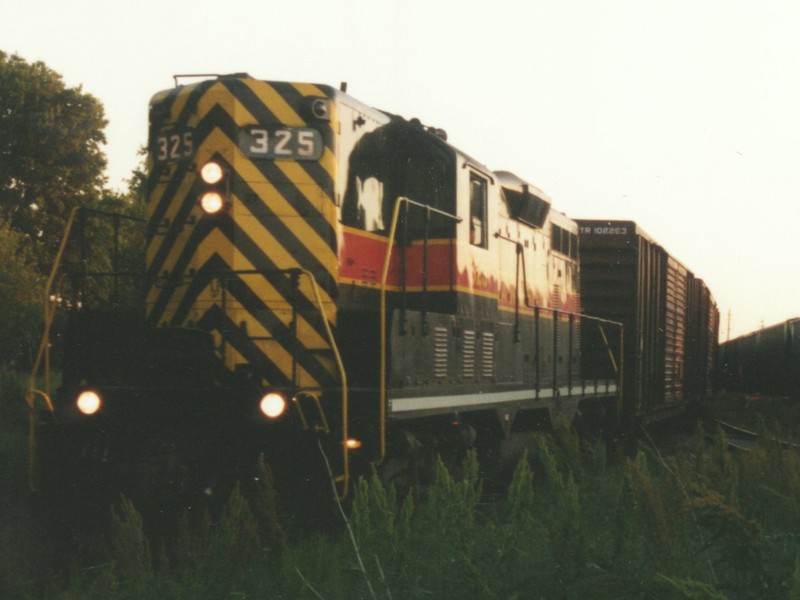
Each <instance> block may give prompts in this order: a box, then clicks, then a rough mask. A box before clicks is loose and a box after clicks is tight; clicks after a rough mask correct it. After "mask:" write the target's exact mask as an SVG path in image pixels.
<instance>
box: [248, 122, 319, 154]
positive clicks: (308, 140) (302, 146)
mask: <svg viewBox="0 0 800 600" xmlns="http://www.w3.org/2000/svg"><path fill="white" fill-rule="evenodd" d="M245 139H247V141H248V143H247V144H245V146H244V148H243V149H244V150H245V151H246V152H247V154H248V155H249V156H251V157H253V158H257V157H263V158H295V159H312V160H313V159H315V158H319V156H320V154H321V153H322V138H321V136H320V134H319V132H318V131H315V130H314V129H300V128H292V129H277V130H275V131H272V132H270V131H268V130H266V129H256V128H253V129H249V130H248V131H247V137H246V138H245Z"/></svg>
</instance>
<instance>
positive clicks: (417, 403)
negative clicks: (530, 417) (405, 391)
mask: <svg viewBox="0 0 800 600" xmlns="http://www.w3.org/2000/svg"><path fill="white" fill-rule="evenodd" d="M616 393H617V384H616V383H610V382H609V383H606V384H605V385H597V386H594V385H590V386H573V387H572V388H567V387H563V388H559V389H558V390H553V389H544V390H539V391H538V392H537V391H536V390H515V391H508V392H488V393H478V394H463V395H458V396H417V397H413V398H391V399H389V412H391V413H393V414H399V413H408V412H423V411H443V410H447V409H452V408H459V407H465V406H471V407H475V406H492V407H494V406H495V405H497V404H511V403H524V402H535V401H537V400H545V399H551V398H556V397H558V398H563V399H582V398H591V397H596V396H612V395H616Z"/></svg>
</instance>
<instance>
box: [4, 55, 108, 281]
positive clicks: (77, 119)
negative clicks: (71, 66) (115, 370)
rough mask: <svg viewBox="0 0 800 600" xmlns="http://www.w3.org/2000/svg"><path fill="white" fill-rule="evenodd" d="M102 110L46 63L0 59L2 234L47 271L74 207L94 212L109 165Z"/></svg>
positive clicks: (11, 58)
mask: <svg viewBox="0 0 800 600" xmlns="http://www.w3.org/2000/svg"><path fill="white" fill-rule="evenodd" d="M106 124H107V121H106V120H105V117H104V111H103V106H102V104H101V103H100V102H99V101H98V100H97V99H96V98H94V97H93V96H91V95H89V94H85V93H84V92H83V91H82V90H81V87H80V86H78V87H76V88H68V87H66V86H65V85H64V82H63V81H62V79H61V76H60V75H59V74H58V73H56V72H54V71H52V70H51V69H49V68H48V67H47V66H46V65H45V64H44V63H42V62H35V63H32V64H30V63H27V62H26V61H25V60H23V59H22V58H20V57H19V56H17V55H11V56H9V55H7V54H6V53H4V52H0V226H2V227H9V228H10V229H11V230H14V231H18V232H20V233H22V234H23V235H24V236H25V237H26V238H27V240H29V242H30V243H31V247H32V249H33V251H34V254H35V257H36V260H37V262H38V264H39V268H40V269H41V270H43V271H45V270H46V269H47V268H48V267H49V265H50V263H51V262H52V258H53V255H54V253H55V250H56V249H57V248H58V244H59V241H60V239H61V234H62V232H63V228H64V224H65V222H66V219H67V217H68V215H69V212H70V210H71V209H72V207H73V206H76V205H83V206H95V205H97V203H98V202H99V201H100V199H101V197H102V194H103V186H104V184H105V177H104V175H103V171H104V169H105V165H106V159H105V155H104V153H103V152H102V149H101V144H103V143H105V134H104V133H103V129H104V127H105V126H106Z"/></svg>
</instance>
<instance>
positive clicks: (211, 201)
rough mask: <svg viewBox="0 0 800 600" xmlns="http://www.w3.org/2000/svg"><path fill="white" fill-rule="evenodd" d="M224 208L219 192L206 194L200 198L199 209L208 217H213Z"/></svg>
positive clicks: (223, 201)
mask: <svg viewBox="0 0 800 600" xmlns="http://www.w3.org/2000/svg"><path fill="white" fill-rule="evenodd" d="M224 206H225V200H223V198H222V195H221V194H219V192H206V193H205V194H203V197H202V198H200V207H201V208H202V209H203V211H204V212H205V213H207V214H209V215H215V214H217V213H218V212H219V211H221V210H222V208H223V207H224Z"/></svg>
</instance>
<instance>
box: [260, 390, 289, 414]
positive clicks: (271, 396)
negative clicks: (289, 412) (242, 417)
mask: <svg viewBox="0 0 800 600" xmlns="http://www.w3.org/2000/svg"><path fill="white" fill-rule="evenodd" d="M259 407H260V408H261V412H262V413H264V415H265V416H266V417H267V418H269V419H277V418H278V417H280V416H281V415H282V414H283V413H284V412H285V411H286V399H285V398H284V397H283V396H281V395H280V394H279V393H277V392H269V393H267V394H264V396H263V397H262V398H261V403H260V404H259Z"/></svg>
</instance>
